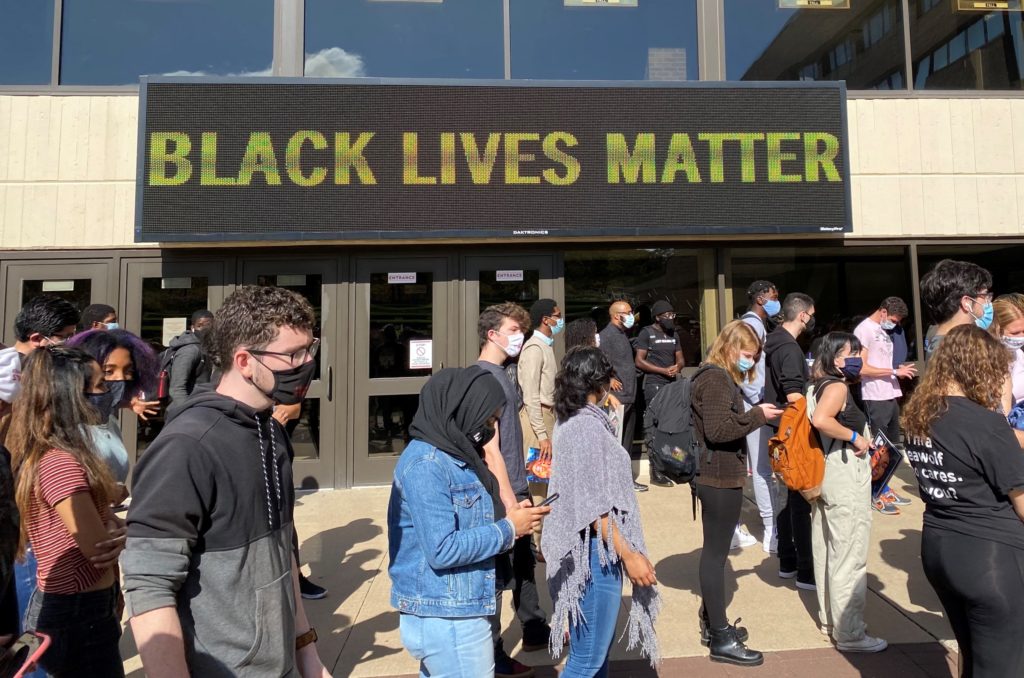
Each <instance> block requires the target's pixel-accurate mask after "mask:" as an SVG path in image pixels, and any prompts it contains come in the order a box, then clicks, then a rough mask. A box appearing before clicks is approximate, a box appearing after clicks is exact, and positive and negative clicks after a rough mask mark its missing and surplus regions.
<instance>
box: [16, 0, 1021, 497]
mask: <svg viewBox="0 0 1024 678" xmlns="http://www.w3.org/2000/svg"><path fill="white" fill-rule="evenodd" d="M569 4H576V3H569V2H565V1H564V0H433V1H427V0H407V1H402V0H306V1H305V2H303V1H302V0H190V1H189V2H176V1H173V0H168V1H165V2H125V1H124V0H93V1H92V2H89V3H83V2H65V1H63V0H37V1H34V2H24V1H23V0H0V279H2V280H3V287H2V289H3V297H2V299H0V307H2V310H0V317H2V318H3V321H4V323H3V338H4V341H6V342H9V341H11V340H12V336H11V331H12V328H11V325H12V320H13V318H14V316H15V314H16V313H17V311H18V308H19V307H20V306H21V304H22V303H23V302H24V301H25V300H27V299H28V298H31V297H32V296H34V295H36V294H39V293H40V292H50V293H54V294H59V295H62V296H66V297H68V298H70V299H73V300H74V301H75V302H76V303H78V304H79V305H81V306H84V305H86V304H88V303H91V302H107V303H111V304H112V305H115V306H117V307H118V310H119V313H120V316H121V319H122V323H123V324H124V325H125V326H126V327H127V328H129V329H131V330H133V331H136V332H139V333H141V334H142V336H144V337H145V338H146V339H148V340H150V341H152V342H153V343H154V344H160V345H163V344H166V342H167V339H168V337H169V336H170V335H173V333H175V332H176V331H179V330H180V329H181V327H182V320H183V319H184V318H186V317H187V316H188V315H189V314H190V313H191V312H192V311H194V310H196V309H198V308H203V307H210V308H216V307H217V306H218V304H219V303H220V301H221V300H222V299H223V298H224V296H225V295H226V294H228V293H229V292H230V290H231V289H232V288H233V286H235V285H239V284H246V283H255V284H278V285H283V286H288V287H292V288H294V289H297V290H299V291H301V292H303V293H304V294H306V296H307V297H309V298H310V300H311V301H312V302H313V303H314V305H315V307H316V309H317V312H318V314H319V319H320V327H319V328H318V333H319V334H320V336H321V338H322V341H323V347H324V348H323V351H322V352H321V358H320V367H319V375H318V379H317V381H316V382H315V384H314V387H313V389H312V390H311V397H310V399H309V401H308V402H307V404H306V405H305V408H304V410H303V417H302V420H301V422H300V424H299V426H298V428H297V429H296V431H295V438H296V440H297V448H298V451H299V454H300V461H299V463H298V466H297V470H298V472H299V475H298V476H297V477H298V478H299V479H300V480H301V482H302V483H303V484H304V485H305V486H306V487H330V486H335V487H341V486H350V485H355V484H367V483H378V482H384V481H386V480H387V479H388V478H389V477H390V471H391V468H392V467H393V464H394V458H395V454H396V453H398V452H400V451H401V449H402V447H403V446H404V443H405V432H406V428H407V425H408V423H409V420H410V418H411V416H412V414H413V413H414V412H415V409H416V404H417V398H418V396H417V393H418V392H419V389H420V388H421V386H422V384H423V383H424V381H425V379H426V375H427V374H429V372H430V369H437V368H439V367H441V366H444V365H456V364H466V363H468V362H469V361H470V360H471V359H473V357H474V356H475V355H476V352H477V348H478V347H477V342H476V338H475V319H476V315H477V313H478V311H479V309H480V308H482V307H483V306H485V305H487V304H490V303H494V302H500V301H505V300H508V299H515V300H519V301H521V302H523V303H524V304H526V305H528V304H529V303H531V302H532V300H533V299H536V298H537V297H538V296H553V297H554V298H556V299H560V300H563V299H564V303H565V307H566V308H567V310H568V319H570V320H571V319H572V318H574V317H579V316H581V315H587V314H593V315H595V317H603V313H604V312H603V310H602V309H603V308H604V307H605V306H606V305H607V303H608V301H609V300H610V299H612V298H613V297H617V296H626V297H628V298H630V299H631V300H632V301H633V302H634V304H635V305H636V306H639V307H641V308H642V309H643V308H646V306H647V305H649V303H651V302H653V300H654V299H657V298H664V297H668V298H669V299H671V300H672V301H673V303H674V304H675V307H676V310H677V311H678V312H679V325H680V330H681V331H682V333H683V337H684V345H685V347H686V357H687V361H688V362H689V363H691V364H695V363H696V362H697V361H699V359H700V356H701V354H702V347H706V346H707V344H708V341H709V339H711V338H712V337H713V336H714V335H715V333H716V332H717V329H718V328H719V327H720V326H721V325H722V324H723V323H724V322H726V321H727V320H728V319H730V318H731V317H733V316H734V314H735V313H736V312H737V311H738V310H739V309H740V308H741V306H743V304H744V303H745V299H744V293H743V291H744V290H745V288H746V286H747V285H748V284H749V283H750V282H751V281H752V280H754V279H757V278H768V279H771V280H774V281H775V282H777V283H778V284H779V286H780V288H781V289H782V290H783V291H784V292H786V291H794V290H801V291H806V292H808V293H810V294H812V295H813V296H814V297H815V298H816V299H818V309H819V314H820V317H821V319H822V320H823V321H826V322H820V323H819V325H821V326H823V327H825V328H826V329H827V328H828V327H829V326H831V325H841V324H843V323H848V322H850V321H851V320H852V318H854V317H855V316H858V315H863V314H866V313H869V312H870V311H871V310H872V309H873V308H874V305H875V304H877V303H878V301H879V300H881V299H882V298H883V297H884V296H887V295H890V294H898V295H901V296H903V297H904V298H906V299H907V300H908V301H912V302H913V308H914V311H913V312H914V317H913V318H912V319H911V320H910V323H909V325H908V335H909V337H910V338H911V339H912V340H913V343H914V345H915V350H916V348H917V347H918V346H920V344H921V337H922V336H923V328H924V326H926V324H927V319H926V318H922V317H921V313H920V308H919V301H918V294H917V287H916V281H917V280H918V278H919V277H920V274H922V273H923V272H924V271H926V270H927V269H928V267H929V266H931V265H932V264H933V263H934V262H936V261H937V260H939V259H941V258H943V257H945V256H956V257H960V258H966V259H970V260H973V261H976V262H978V263H980V264H982V265H984V266H986V267H988V268H989V269H990V270H992V271H993V272H994V273H995V275H996V283H995V288H996V292H997V293H998V292H1005V291H1022V290H1024V273H1021V268H1020V266H1019V261H1020V260H1021V257H1022V256H1024V231H1022V226H1021V224H1022V221H1024V99H1022V98H1021V96H1020V89H1021V85H1022V81H1021V73H1022V70H1024V24H1022V19H1024V14H1022V13H1021V12H1019V11H994V12H984V11H982V12H978V11H965V12H962V11H957V10H956V9H955V7H956V4H955V3H953V2H950V1H949V0H851V2H850V5H851V7H850V9H846V10H810V9H804V10H780V9H779V8H778V4H779V3H778V2H777V0H637V1H636V2H633V3H626V2H624V3H618V4H619V5H620V6H614V5H615V3H604V4H601V3H594V4H592V5H590V6H572V7H570V6H567V5H569ZM1011 4H1013V3H1011ZM628 5H635V6H628ZM141 75H196V76H260V75H262V76H266V75H274V76H288V77H303V76H307V77H390V78H444V79H499V80H500V79H534V80H536V79H545V80H547V79H560V80H609V81H612V80H615V81H622V80H645V79H665V78H670V79H677V80H691V81H692V80H705V81H708V80H710V81H716V80H720V81H729V80H734V81H741V80H821V79H832V80H835V79H844V80H846V82H847V85H848V89H849V102H848V109H847V117H848V122H849V147H850V173H851V177H852V187H853V188H852V199H853V231H852V232H851V233H848V234H845V235H836V236H828V237H823V236H820V235H814V236H812V235H808V236H786V238H785V239H780V238H778V237H771V236H743V237H735V238H729V239H714V238H710V237H699V238H696V237H662V238H658V239H656V240H654V241H652V240H651V239H650V238H641V237H628V238H627V237H622V238H613V239H594V238H589V239H588V238H561V239H554V240H553V239H544V238H539V239H536V240H532V241H530V242H528V243H522V242H519V241H517V242H514V243H513V242H500V241H497V242H496V241H477V242H462V243H454V244H453V243H452V242H450V241H446V242H441V241H435V242H430V241H427V242H424V241H416V242H395V243H388V245H387V246H381V245H380V244H379V243H376V244H375V243H372V242H365V241H364V242H352V241H343V240H336V241H326V242H315V243H303V242H294V243H285V242H279V241H273V242H260V241H258V240H254V241H251V242H243V243H236V242H232V243H210V242H207V243H202V244H195V243H193V244H185V243H182V244H177V243H175V244H171V243H162V244H160V243H136V242H135V236H134V220H135V206H136V200H135V198H136V176H137V174H136V173H137V167H136V158H137V151H138V148H137V145H138V122H139V121H138V111H139V100H138V79H139V77H140V76H141ZM395 272H403V273H410V272H414V273H415V274H416V275H415V282H414V283H407V284H402V285H395V284H392V283H391V282H389V280H390V279H389V274H394V273H395ZM644 321H646V317H645V318H642V322H644ZM428 340H429V341H430V342H431V344H430V346H431V350H432V355H431V357H430V363H429V364H430V366H431V368H428V369H426V371H424V369H423V368H413V367H411V366H410V365H411V363H410V351H413V350H416V349H422V348H423V347H424V344H423V343H422V342H424V341H428ZM417 342H420V343H417ZM158 428H159V422H156V423H155V424H154V425H152V426H147V427H146V428H145V429H144V430H139V429H138V426H137V424H136V422H135V421H134V420H126V421H125V432H126V436H127V437H129V438H130V439H131V440H135V439H136V438H137V440H138V450H139V451H141V450H142V449H143V448H144V446H145V444H146V443H147V441H149V440H151V439H152V436H153V435H155V433H156V431H157V430H158Z"/></svg>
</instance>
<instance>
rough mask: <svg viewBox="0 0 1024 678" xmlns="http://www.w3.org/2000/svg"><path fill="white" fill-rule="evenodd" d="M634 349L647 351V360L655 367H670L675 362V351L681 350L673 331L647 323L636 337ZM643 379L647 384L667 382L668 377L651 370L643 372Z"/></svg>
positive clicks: (668, 380)
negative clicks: (670, 332) (666, 330)
mask: <svg viewBox="0 0 1024 678" xmlns="http://www.w3.org/2000/svg"><path fill="white" fill-rule="evenodd" d="M636 349H637V350H638V351H641V350H644V351H647V362H649V363H650V364H652V365H655V366H657V367H672V366H673V365H675V364H676V351H681V350H682V348H681V347H680V346H679V338H678V337H676V335H675V333H672V334H668V333H667V332H665V331H664V330H662V329H661V327H659V326H657V325H649V326H647V327H645V328H643V329H642V330H640V334H639V335H637V338H636ZM644 379H645V380H646V383H648V384H667V383H668V382H670V381H672V380H671V379H670V378H668V377H666V376H664V375H662V374H655V373H653V372H645V373H644Z"/></svg>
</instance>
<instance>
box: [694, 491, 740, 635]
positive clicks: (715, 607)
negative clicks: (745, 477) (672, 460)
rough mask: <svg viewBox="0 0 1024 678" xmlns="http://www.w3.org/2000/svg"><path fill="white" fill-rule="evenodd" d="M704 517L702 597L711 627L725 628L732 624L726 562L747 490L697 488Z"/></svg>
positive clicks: (701, 513)
mask: <svg viewBox="0 0 1024 678" xmlns="http://www.w3.org/2000/svg"><path fill="white" fill-rule="evenodd" d="M697 498H698V499H700V518H701V522H702V523H703V525H704V548H703V549H702V550H701V552H700V595H701V598H703V600H704V609H706V610H707V613H708V620H709V621H710V622H711V627H712V628H716V629H721V628H724V627H725V625H726V624H728V623H729V621H728V618H727V617H726V614H725V561H726V559H727V558H728V557H729V547H730V546H731V545H732V535H733V532H734V531H735V530H736V523H737V521H739V519H740V509H741V508H742V506H743V488H742V487H730V488H726V489H721V488H717V487H708V486H707V485H698V486H697Z"/></svg>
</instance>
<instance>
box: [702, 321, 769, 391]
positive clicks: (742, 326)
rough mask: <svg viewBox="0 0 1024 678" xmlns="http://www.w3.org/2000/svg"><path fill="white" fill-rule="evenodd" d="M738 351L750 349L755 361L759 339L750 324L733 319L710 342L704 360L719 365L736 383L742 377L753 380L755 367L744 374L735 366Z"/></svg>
mask: <svg viewBox="0 0 1024 678" xmlns="http://www.w3.org/2000/svg"><path fill="white" fill-rule="evenodd" d="M740 351H752V352H753V353H754V362H757V360H758V359H759V358H760V356H761V340H760V339H758V337H757V332H755V331H754V328H752V327H751V326H750V325H748V324H747V323H745V322H743V321H742V320H733V321H732V322H730V323H729V324H728V325H726V326H725V327H723V328H722V332H721V333H720V334H719V335H718V336H717V337H716V338H715V343H713V344H711V349H710V350H709V351H708V357H707V360H705V361H704V362H705V363H707V364H710V365H717V366H718V367H721V368H722V369H724V370H725V371H726V372H728V373H729V376H731V377H732V380H733V381H735V382H736V383H737V384H742V383H743V381H744V379H745V380H746V381H753V380H754V379H756V378H757V371H756V370H755V369H753V368H751V369H749V370H747V372H746V374H744V373H742V372H740V368H738V367H736V355H737V354H738V353H739V352H740Z"/></svg>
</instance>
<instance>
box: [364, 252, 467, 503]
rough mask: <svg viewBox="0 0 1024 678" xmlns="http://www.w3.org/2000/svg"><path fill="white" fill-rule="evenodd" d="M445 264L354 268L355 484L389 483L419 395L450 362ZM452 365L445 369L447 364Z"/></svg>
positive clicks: (424, 261)
mask: <svg viewBox="0 0 1024 678" xmlns="http://www.w3.org/2000/svg"><path fill="white" fill-rule="evenodd" d="M448 271H449V260H448V258H446V257H421V258H417V257H407V258H406V257H403V258H401V259H371V258H365V259H360V260H358V262H357V263H356V293H355V294H356V298H355V304H354V309H355V315H354V321H353V322H352V324H351V326H352V328H353V331H352V336H353V341H354V350H355V353H354V356H353V360H352V366H353V371H354V386H355V418H354V422H355V424H354V431H353V433H354V440H355V445H354V449H355V464H354V475H353V483H354V484H356V485H368V484H380V483H387V482H390V481H391V473H392V471H393V470H394V467H395V461H396V460H397V459H398V455H400V454H401V453H402V450H404V449H405V446H406V444H408V442H409V439H410V438H409V425H410V424H411V423H412V418H413V416H414V415H415V414H416V410H417V409H418V407H419V393H420V389H422V388H423V385H424V384H425V383H426V382H427V379H428V378H429V377H430V375H431V374H433V373H434V372H436V371H438V370H440V369H442V368H443V367H444V366H445V364H446V363H449V361H450V360H451V358H452V356H453V355H457V352H453V351H452V350H451V347H450V345H449V342H450V341H451V340H454V339H455V338H456V337H455V336H454V333H449V331H448V327H449V317H448V308H449V303H448V301H449V300H448V295H449V292H450V286H449V285H448ZM449 364H450V363H449Z"/></svg>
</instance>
